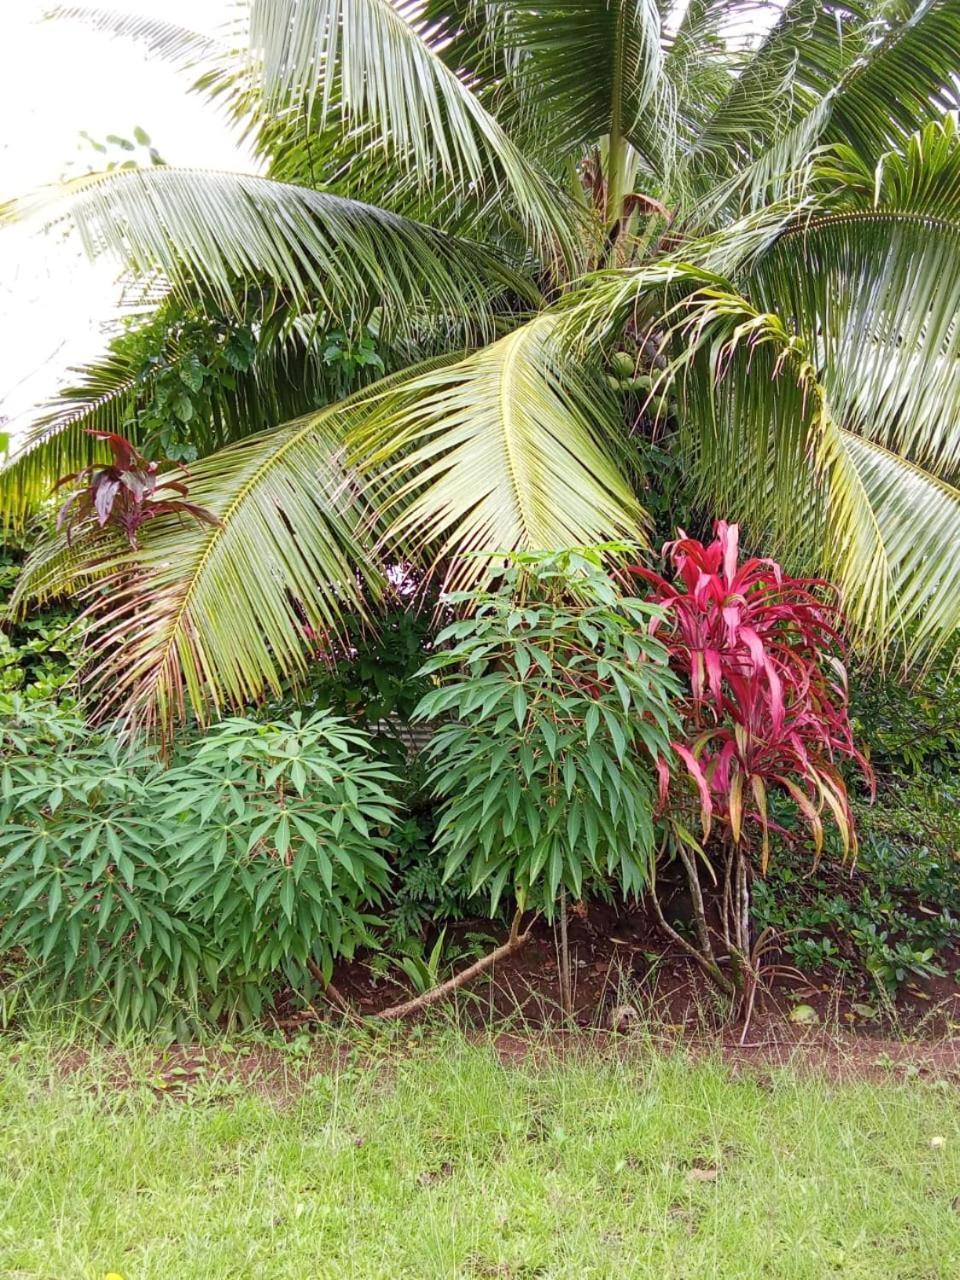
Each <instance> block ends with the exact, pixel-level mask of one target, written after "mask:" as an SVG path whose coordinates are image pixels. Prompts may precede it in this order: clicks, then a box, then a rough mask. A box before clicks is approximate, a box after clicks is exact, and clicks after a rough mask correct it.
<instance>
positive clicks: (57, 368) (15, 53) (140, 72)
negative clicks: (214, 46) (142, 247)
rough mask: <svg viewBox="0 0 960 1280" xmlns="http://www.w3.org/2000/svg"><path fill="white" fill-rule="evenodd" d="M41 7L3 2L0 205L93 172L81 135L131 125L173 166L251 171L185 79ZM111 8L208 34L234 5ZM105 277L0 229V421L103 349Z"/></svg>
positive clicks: (108, 295)
mask: <svg viewBox="0 0 960 1280" xmlns="http://www.w3.org/2000/svg"><path fill="white" fill-rule="evenodd" d="M50 7H51V0H0V200H3V199H7V198H9V197H10V196H12V195H17V194H22V193H23V192H25V191H29V190H31V189H32V188H34V187H37V186H40V185H42V184H44V183H46V182H56V181H58V180H59V179H61V178H63V177H66V176H69V175H71V174H76V173H83V172H87V171H88V170H89V169H90V168H91V167H97V163H99V162H97V157H96V154H95V153H94V152H93V151H92V150H91V149H90V148H89V146H88V145H87V144H85V143H84V142H83V140H82V139H81V137H80V131H81V130H86V132H88V133H89V134H90V135H91V136H92V137H94V138H98V139H101V140H102V139H103V138H105V137H106V135H107V134H109V133H115V134H119V135H121V136H125V137H131V136H132V133H133V129H134V126H135V125H140V126H141V127H142V128H143V129H145V130H146V131H147V132H148V133H149V134H150V136H151V138H152V140H153V142H154V143H155V144H156V146H157V147H158V149H159V151H160V153H161V154H162V155H163V157H164V159H165V160H167V161H168V163H170V164H181V165H196V166H201V167H206V168H220V169H224V168H227V169H236V168H246V167H248V165H249V162H248V161H247V159H246V158H245V157H244V156H243V155H242V154H241V153H239V152H238V150H237V148H236V146H235V144H234V142H233V140H232V138H231V136H230V134H229V132H228V130H227V128H226V125H225V124H224V123H223V122H222V120H221V119H220V118H219V116H218V114H217V113H216V112H215V111H213V110H211V108H210V107H209V105H205V104H204V103H203V102H201V101H200V99H198V98H194V97H192V96H191V95H190V94H189V93H188V92H187V88H188V84H189V81H188V80H187V79H186V78H185V77H184V76H183V75H178V74H177V72H176V71H174V70H173V69H172V68H170V67H169V66H166V65H164V64H163V63H161V62H159V61H157V60H149V59H148V58H147V57H146V56H145V55H144V53H143V52H142V50H141V48H140V46H138V45H136V44H135V43H133V42H132V41H128V40H120V39H114V38H111V37H109V36H106V35H103V34H99V33H97V32H94V31H91V30H89V29H87V28H85V27H83V26H81V25H79V24H78V23H75V22H63V21H60V22H49V21H42V15H43V13H44V12H45V11H47V10H48V9H49V8H50ZM104 7H108V6H107V5H104ZM109 8H111V9H113V10H116V11H123V12H126V13H133V14H156V15H162V16H163V17H164V18H166V19H169V20H170V21H172V22H179V23H182V24H184V25H186V26H190V27H192V28H193V29H194V30H208V31H214V30H215V29H216V27H217V26H218V24H219V23H221V22H222V21H223V20H224V18H225V17H226V16H227V15H228V13H229V11H230V8H231V3H230V0H139V3H137V2H136V0H110V2H109ZM94 162H97V163H94ZM113 274H114V271H113V268H112V267H108V266H106V265H105V264H101V265H97V266H91V265H90V264H88V263H87V262H86V261H85V260H81V259H80V258H79V256H78V255H77V254H76V251H75V250H67V249H64V248H62V247H59V246H57V245H56V244H54V243H52V242H51V240H50V239H48V238H46V237H41V238H39V239H38V238H37V237H36V235H34V234H30V235H27V234H26V233H24V232H23V231H21V230H20V229H19V228H16V229H10V228H2V229H0V415H2V414H7V415H10V416H12V417H13V416H15V415H21V414H23V413H24V412H25V411H27V410H28V409H29V407H30V406H31V405H32V404H33V403H35V402H36V401H38V400H40V399H43V398H44V397H45V396H46V395H49V394H51V393H52V392H53V391H55V390H56V388H57V385H58V384H59V383H60V382H61V375H62V373H63V372H64V371H65V369H66V367H67V366H68V365H70V364H76V363H77V362H78V361H82V360H84V359H85V358H87V357H89V356H91V355H94V354H95V353H96V352H97V351H98V350H100V349H101V348H102V345H103V340H102V335H101V333H100V330H99V325H100V323H101V322H102V320H103V319H104V318H105V317H107V316H109V314H110V311H111V307H112V304H113V299H114V297H115V293H116V290H115V285H114V281H113Z"/></svg>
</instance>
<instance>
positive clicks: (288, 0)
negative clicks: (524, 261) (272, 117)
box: [250, 0, 582, 264]
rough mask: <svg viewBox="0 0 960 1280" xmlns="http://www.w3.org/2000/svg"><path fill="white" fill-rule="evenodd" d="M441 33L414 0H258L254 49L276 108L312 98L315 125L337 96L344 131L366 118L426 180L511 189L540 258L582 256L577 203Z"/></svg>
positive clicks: (370, 133) (493, 191) (368, 128)
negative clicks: (451, 59)
mask: <svg viewBox="0 0 960 1280" xmlns="http://www.w3.org/2000/svg"><path fill="white" fill-rule="evenodd" d="M434 35H435V33H434V32H433V31H432V30H431V27H430V26H429V25H428V24H427V23H425V22H424V21H421V20H420V18H419V8H418V7H417V6H415V5H413V4H396V5H394V4H392V3H390V0H314V2H313V3H310V4H304V3H302V0H251V6H250V44H251V55H252V58H253V65H254V68H255V69H256V70H257V71H258V72H259V74H260V76H261V79H262V84H263V90H264V95H265V100H266V105H267V109H268V111H269V112H272V113H277V112H278V111H287V112H288V113H289V110H290V104H291V103H292V104H294V105H298V104H305V105H306V113H305V119H306V120H307V121H309V122H310V128H311V129H315V128H316V127H318V125H319V126H320V127H322V126H323V124H324V122H325V118H326V116H327V114H328V112H329V111H330V109H331V108H332V107H333V106H334V105H336V109H337V112H338V114H342V118H343V120H344V122H345V132H349V130H350V129H351V128H362V129H363V130H364V131H365V136H366V138H367V139H368V141H369V144H370V145H371V146H377V147H379V148H381V149H382V150H384V151H386V152H388V153H389V154H391V155H393V156H395V157H397V159H399V160H400V161H401V162H402V163H403V164H404V165H406V166H407V168H408V170H409V171H410V172H411V174H413V176H414V177H415V178H416V180H417V182H418V183H420V184H423V185H426V186H428V187H429V186H435V185H438V184H440V185H443V184H444V183H445V182H451V181H452V182H454V183H455V184H457V186H459V188H460V189H461V190H466V189H469V188H474V189H479V190H480V191H482V192H483V193H484V195H485V197H486V198H488V199H492V198H495V197H497V196H498V195H499V196H500V197H501V198H503V197H506V198H508V199H509V202H510V203H511V204H512V205H513V206H514V208H515V209H516V210H517V213H518V215H519V217H520V220H521V221H522V223H523V225H524V227H525V228H526V230H527V232H528V234H529V236H530V237H531V239H532V241H533V242H534V243H535V244H536V246H537V248H538V250H539V252H540V253H541V256H546V257H549V256H551V255H552V254H554V253H556V252H557V251H559V252H560V253H561V255H562V256H563V257H564V258H565V259H566V260H567V262H568V264H573V263H576V262H578V261H579V260H580V258H581V254H582V244H581V238H582V228H581V220H580V217H579V215H578V212H577V209H576V207H575V206H574V205H573V204H571V203H570V202H569V201H567V200H566V198H565V197H564V196H563V195H562V194H561V192H560V191H559V190H558V189H557V188H556V187H554V186H553V184H552V183H551V182H550V181H549V179H547V178H546V176H545V175H544V174H543V172H542V171H541V170H540V169H539V168H538V167H537V166H536V165H535V164H533V163H532V162H531V161H530V160H529V159H527V157H526V156H525V155H524V154H523V152H522V151H521V150H520V149H519V148H518V147H517V146H516V145H515V144H514V143H513V142H512V141H511V140H510V138H509V137H508V136H507V134H506V133H505V131H504V130H503V128H502V127H501V126H500V124H499V123H498V122H497V120H496V119H495V117H494V116H493V115H491V114H490V112H489V111H488V110H487V109H486V108H485V107H484V106H483V105H482V103H481V102H480V99H479V98H478V97H477V96H476V95H475V94H474V93H473V92H472V90H471V89H470V87H469V86H468V85H467V84H466V83H465V82H464V81H463V80H461V79H460V78H459V77H458V75H457V74H456V72H455V71H453V70H451V69H450V67H448V66H447V64H446V63H445V62H444V60H443V57H442V56H441V50H440V48H437V47H434V44H433V38H434ZM293 114H294V116H295V113H293Z"/></svg>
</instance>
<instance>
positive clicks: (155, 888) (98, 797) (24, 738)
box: [0, 707, 216, 1034]
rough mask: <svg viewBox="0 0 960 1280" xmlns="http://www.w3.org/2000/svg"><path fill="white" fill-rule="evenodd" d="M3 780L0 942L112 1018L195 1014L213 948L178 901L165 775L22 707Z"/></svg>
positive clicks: (38, 986)
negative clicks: (163, 799)
mask: <svg viewBox="0 0 960 1280" xmlns="http://www.w3.org/2000/svg"><path fill="white" fill-rule="evenodd" d="M8 745H9V747H10V748H12V749H8V751H7V752H6V754H5V759H4V765H3V772H2V791H0V824H2V829H0V858H2V862H0V919H2V920H3V928H2V931H0V952H4V951H8V950H10V949H13V950H15V951H16V952H17V953H18V954H19V960H20V964H19V965H18V966H17V968H18V970H19V971H20V973H21V983H22V985H23V986H24V987H25V988H26V989H27V990H28V991H29V994H30V997H31V999H35V1000H39V1001H44V1002H46V1003H48V1004H59V1003H61V1002H64V1001H70V1002H78V1003H79V1004H80V1005H81V1007H82V1010H83V1013H84V1016H85V1017H87V1018H89V1019H90V1020H91V1021H93V1022H94V1023H96V1024H98V1025H105V1024H109V1025H111V1026H113V1027H115V1028H117V1029H125V1028H129V1027H132V1026H137V1025H139V1026H143V1027H146V1028H153V1027H156V1026H167V1027H169V1029H170V1031H171V1032H172V1033H173V1034H185V1033H187V1032H188V1031H189V1030H190V1029H192V1028H193V1027H195V1026H196V1024H197V1022H198V1021H199V1017H200V1015H199V1005H198V999H199V982H200V969H201V965H203V966H204V969H205V972H206V974H207V976H208V977H209V978H211V979H212V978H213V977H214V976H215V973H216V961H215V958H214V956H213V954H212V952H210V951H209V950H208V948H207V946H206V940H205V939H204V938H203V935H202V933H201V932H200V931H199V930H197V929H195V928H194V927H193V926H192V925H191V923H190V922H189V921H188V920H187V919H185V918H184V917H183V916H182V915H180V914H179V913H178V911H177V898H178V893H177V888H176V885H175V884H174V881H173V876H172V875H171V871H170V868H169V866H168V861H169V849H170V847H171V845H172V843H173V841H174V840H175V837H176V834H177V829H176V824H175V822H174V821H173V820H171V819H170V818H166V817H165V816H164V815H163V814H162V812H161V811H160V810H159V807H158V804H157V799H158V795H157V791H158V788H159V789H161V790H162V786H163V775H162V771H161V769H160V766H159V765H158V764H157V762H156V761H155V760H154V759H152V758H151V757H150V756H148V755H146V754H138V755H131V754H129V753H126V752H123V751H121V749H120V747H119V745H118V744H117V742H116V741H114V740H111V739H110V738H108V737H104V736H101V735H91V734H89V733H88V731H87V730H86V727H85V726H84V725H83V724H82V722H80V721H73V722H69V721H67V720H65V719H60V720H57V719H56V718H51V716H50V713H49V708H46V707H45V708H43V709H41V710H40V711H39V712H32V711H30V710H27V711H25V712H23V713H22V714H20V715H19V716H18V717H17V721H16V724H15V725H14V726H13V727H12V728H10V729H8Z"/></svg>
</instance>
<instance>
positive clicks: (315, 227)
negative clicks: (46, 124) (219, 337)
mask: <svg viewBox="0 0 960 1280" xmlns="http://www.w3.org/2000/svg"><path fill="white" fill-rule="evenodd" d="M3 212H4V214H5V217H6V219H7V220H8V221H10V220H17V219H23V218H36V219H38V220H40V221H41V222H42V223H43V224H44V225H46V226H50V225H52V224H54V223H55V222H57V221H60V220H62V219H69V220H70V221H71V222H72V223H73V225H75V226H76V228H77V229H78V231H79V233H80V236H81V239H82V241H83V245H84V247H85V249H86V251H87V253H88V254H89V255H90V256H91V257H96V256H98V255H100V254H101V253H105V252H109V253H111V254H113V256H114V257H116V258H117V259H118V260H119V261H120V262H121V263H122V265H123V266H124V267H126V268H128V269H131V270H133V271H135V272H141V273H146V272H152V271H156V270H157V269H159V270H161V271H162V272H163V273H164V274H165V275H166V276H167V277H168V279H169V280H170V281H171V283H172V285H173V286H174V288H175V289H176V290H177V291H178V293H180V294H182V295H184V296H185V297H187V298H188V299H195V298H196V296H197V292H198V290H207V291H208V292H209V293H210V294H212V295H213V298H214V299H215V302H216V304H217V306H219V307H220V308H222V309H225V310H230V309H234V310H236V309H237V305H238V304H237V302H236V298H237V292H238V291H237V283H238V281H241V280H250V279H253V280H257V281H262V280H263V279H264V278H266V279H269V280H271V281H273V282H274V283H275V284H276V285H278V286H279V287H280V288H281V289H283V290H285V291H288V292H289V294H291V295H292V296H294V297H296V298H299V299H310V300H313V302H314V305H316V304H319V305H321V306H322V307H323V308H325V309H326V310H327V311H328V312H329V314H330V315H331V316H333V317H335V318H337V319H338V320H339V321H340V322H341V323H343V324H345V325H347V326H352V325H354V324H355V323H357V321H358V320H359V319H362V318H363V317H365V316H368V315H369V314H370V313H371V312H372V311H373V310H374V309H375V308H379V309H380V310H381V313H382V315H383V319H384V324H385V327H386V328H393V329H396V330H406V331H408V332H409V331H411V330H412V329H413V328H415V325H416V323H417V321H418V319H422V317H423V315H424V314H426V315H430V314H433V315H437V314H446V315H449V316H451V317H456V318H460V317H464V316H466V317H470V318H471V319H472V321H473V322H474V324H475V325H476V326H477V328H478V329H480V330H483V329H484V328H485V327H487V326H488V324H489V314H490V306H491V302H492V300H493V299H494V298H495V297H497V296H498V295H501V294H502V293H503V292H504V291H505V290H509V291H511V292H514V293H518V294H520V295H521V296H522V297H524V298H525V299H526V300H527V301H530V302H535V301H536V298H537V293H536V290H535V289H534V288H533V287H532V286H531V285H530V283H529V282H528V281H527V280H525V279H524V278H523V277H521V276H519V275H518V274H517V273H516V272H514V271H512V270H511V269H510V268H509V267H507V266H506V265H505V264H504V263H503V262H502V261H501V260H500V259H499V257H498V256H497V255H496V254H495V253H493V252H491V251H489V250H486V249H484V248H481V247H480V246H479V245H476V244H473V243H471V242H469V241H465V240H462V239H457V238H455V237H451V236H448V235H445V234H444V233H443V232H441V231H437V230H435V229H434V228H432V227H427V226H423V225H422V224H420V223H417V222H414V221H412V220H411V219H408V218H402V217H399V216H397V215H396V214H391V213H387V212H385V211H384V210H382V209H377V208H374V207H373V206H371V205H365V204H361V203H360V202H359V201H355V200H347V199H344V198H342V197H339V196H333V195H328V194H326V193H322V192H318V191H311V190H309V189H307V188H305V187H295V186H291V185H287V184H284V183H279V182H271V181H269V180H267V179H264V178H256V177H249V176H247V175H242V174H226V173H208V172H202V171H197V170H177V169H165V168H159V169H148V170H130V171H127V172H123V173H114V174H107V175H94V176H92V177H88V178H79V179H76V180H74V181H73V182H70V183H67V184H65V185H64V186H63V187H61V188H55V189H52V190H47V191H43V192H40V193H38V194H37V195H36V196H34V197H32V198H25V199H21V200H17V201H14V202H13V203H12V204H11V205H8V206H7V208H6V209H5V210H4V211H3Z"/></svg>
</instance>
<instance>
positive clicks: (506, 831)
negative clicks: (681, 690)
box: [417, 551, 678, 916]
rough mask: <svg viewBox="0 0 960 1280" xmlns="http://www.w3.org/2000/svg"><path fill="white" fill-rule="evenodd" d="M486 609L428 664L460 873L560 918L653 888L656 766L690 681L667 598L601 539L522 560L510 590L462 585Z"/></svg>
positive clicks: (449, 854)
mask: <svg viewBox="0 0 960 1280" xmlns="http://www.w3.org/2000/svg"><path fill="white" fill-rule="evenodd" d="M451 603H453V604H459V605H462V606H465V607H467V608H469V609H470V610H471V614H470V616H469V617H467V618H464V619H462V620H460V621H458V622H455V623H453V624H452V625H451V626H449V627H447V628H446V629H445V630H444V631H443V632H441V634H440V635H439V636H438V637H437V642H436V643H437V648H438V650H439V652H438V653H437V654H436V655H435V656H434V657H433V658H431V659H430V660H429V661H428V662H427V664H426V665H425V667H424V671H425V673H426V674H428V675H432V676H435V677H437V678H438V679H439V681H440V686H439V687H438V688H437V689H435V690H433V691H432V692H430V693H428V694H427V695H426V696H425V697H424V698H423V699H422V701H421V703H420V706H419V709H418V712H417V715H418V717H419V718H420V719H426V718H428V717H430V718H432V719H433V720H435V721H436V722H437V724H438V728H437V729H436V732H435V734H434V736H433V739H432V740H431V742H430V744H429V746H428V748H427V758H428V766H429V785H430V786H431V788H432V789H433V791H434V792H435V794H436V795H438V796H439V797H440V798H441V800H442V805H441V810H440V816H439V823H438V837H437V839H438V845H439V847H440V848H441V849H442V850H443V851H444V852H445V854H446V874H447V876H448V877H449V876H452V875H453V874H455V873H456V872H457V871H458V869H459V868H460V867H461V866H464V865H466V866H467V867H468V875H469V882H470V885H471V889H472V890H473V891H474V892H476V891H478V890H479V889H480V888H481V887H485V888H486V889H487V890H488V892H489V897H490V909H491V911H495V910H496V908H497V905H498V903H499V901H500V898H501V896H502V895H503V894H504V893H505V892H509V893H511V894H512V895H513V896H514V898H515V899H516V902H517V905H518V908H521V907H524V906H527V907H539V908H540V909H541V910H543V911H544V912H545V913H546V914H547V915H548V916H550V915H552V913H553V911H554V905H555V902H556V898H557V893H558V890H559V889H560V887H561V886H565V887H566V888H567V889H569V890H570V892H571V893H572V894H574V896H575V897H578V898H579V897H580V896H581V894H582V893H583V892H584V889H585V887H586V886H587V885H588V884H589V885H590V886H591V887H594V888H597V887H602V886H603V885H604V884H605V883H606V882H607V881H608V879H609V878H612V879H613V880H615V882H616V884H617V886H618V888H619V890H620V892H621V893H622V894H624V895H631V894H633V895H636V894H639V893H640V891H641V890H642V889H643V887H644V885H645V883H646V879H647V871H648V865H649V859H650V855H651V853H652V850H653V843H654V820H653V808H654V804H655V798H656V797H655V787H654V782H653V779H654V776H655V774H654V764H655V761H656V760H658V759H659V758H661V757H663V756H665V755H667V754H669V738H670V736H671V733H672V732H673V730H674V729H675V728H676V727H677V719H676V714H675V712H674V710H673V699H674V697H675V695H676V693H677V690H678V686H677V682H676V680H675V678H674V677H673V676H672V675H671V673H670V672H669V670H668V669H667V664H666V658H667V655H666V651H665V649H664V647H663V645H661V644H660V642H659V641H658V640H656V639H654V638H653V637H651V636H650V635H649V634H648V626H649V624H650V622H651V620H652V619H653V618H654V616H655V614H656V610H655V609H653V608H652V607H651V606H649V605H647V604H644V603H643V602H642V601H640V600H636V599H633V598H631V597H626V596H624V595H622V594H621V592H620V591H619V590H618V588H617V586H616V584H615V583H614V582H613V581H612V580H611V579H610V578H609V577H608V576H607V575H606V574H605V573H604V572H603V570H602V568H601V567H600V557H599V554H597V553H592V552H589V551H571V552H563V553H559V554H556V555H553V556H543V557H537V556H532V555H516V556H513V557H511V558H510V560H509V561H508V565H507V568H506V571H505V572H504V574H503V576H502V579H501V581H500V583H499V586H498V587H497V589H496V590H493V591H489V592H475V593H470V594H463V595H461V594H458V595H454V596H452V597H451Z"/></svg>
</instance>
